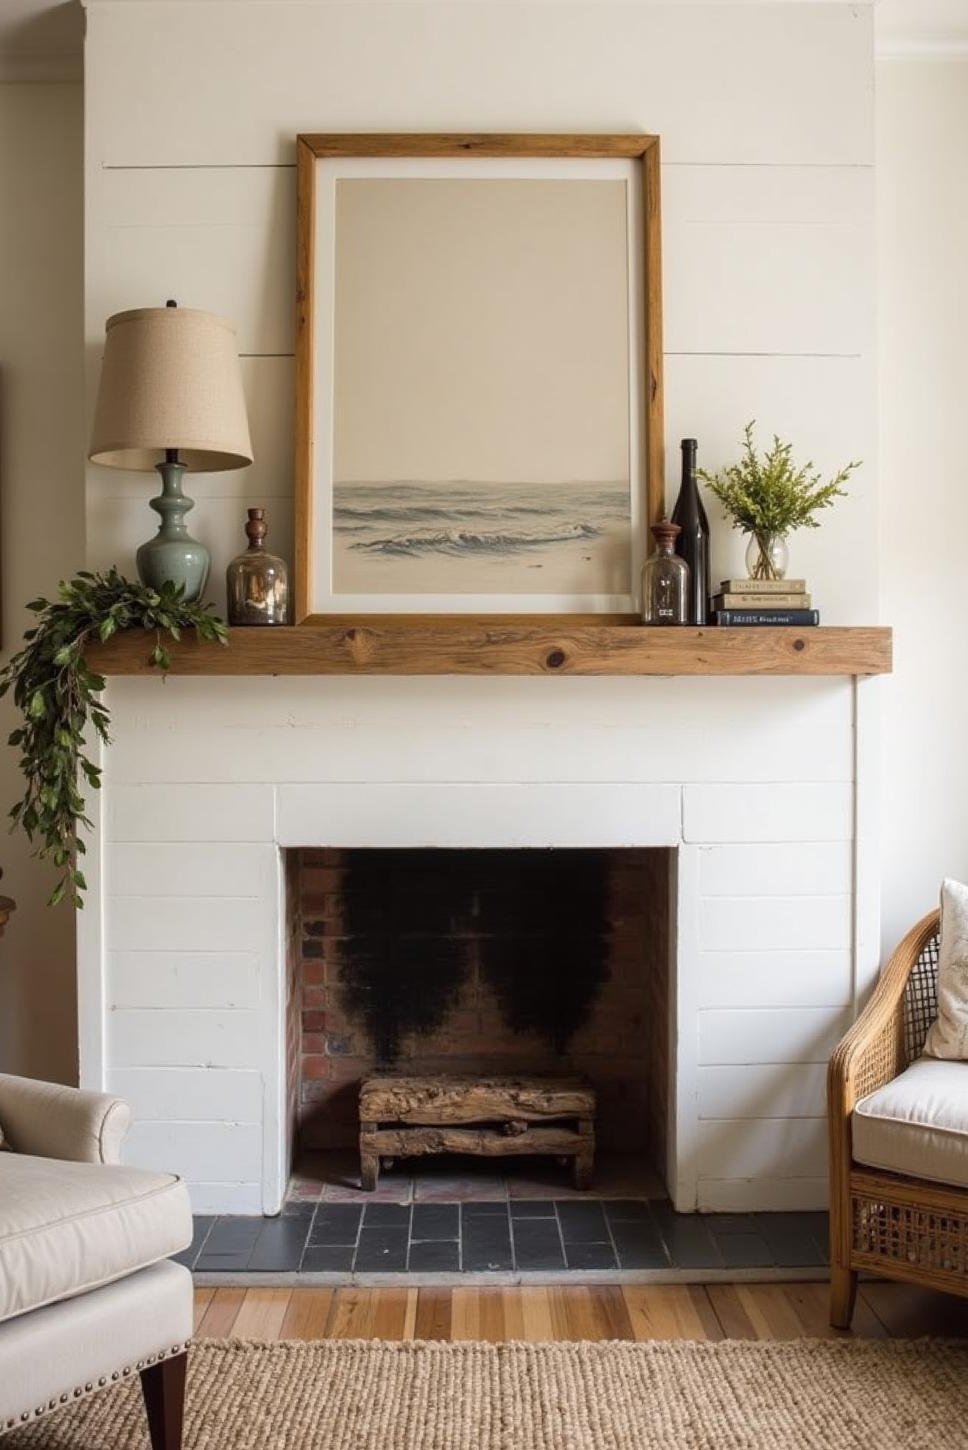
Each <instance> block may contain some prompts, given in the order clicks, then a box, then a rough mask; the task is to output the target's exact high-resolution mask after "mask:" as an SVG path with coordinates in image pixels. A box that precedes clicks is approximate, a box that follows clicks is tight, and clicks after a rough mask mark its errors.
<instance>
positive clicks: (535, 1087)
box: [360, 1075, 595, 1124]
mask: <svg viewBox="0 0 968 1450" xmlns="http://www.w3.org/2000/svg"><path fill="white" fill-rule="evenodd" d="M594 1112H595V1090H594V1088H593V1087H592V1086H591V1084H590V1083H589V1082H587V1081H586V1080H585V1079H584V1078H580V1077H575V1078H542V1077H475V1078H462V1077H458V1076H453V1077H452V1076H445V1075H441V1076H429V1077H390V1076H382V1077H369V1078H365V1079H364V1081H363V1082H362V1084H361V1086H360V1116H361V1118H366V1119H367V1120H368V1121H370V1122H391V1123H414V1124H438V1123H483V1122H493V1121H497V1122H508V1121H524V1122H531V1121H540V1120H541V1119H547V1118H569V1117H575V1118H588V1117H592V1116H593V1115H594Z"/></svg>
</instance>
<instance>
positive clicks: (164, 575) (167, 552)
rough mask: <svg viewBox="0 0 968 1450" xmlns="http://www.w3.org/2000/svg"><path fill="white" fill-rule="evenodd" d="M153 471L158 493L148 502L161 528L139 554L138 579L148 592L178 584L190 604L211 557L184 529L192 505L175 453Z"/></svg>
mask: <svg viewBox="0 0 968 1450" xmlns="http://www.w3.org/2000/svg"><path fill="white" fill-rule="evenodd" d="M156 467H157V469H158V472H159V473H160V474H161V493H160V494H159V495H158V497H157V498H153V499H152V500H151V507H152V508H153V509H154V510H155V513H157V514H160V515H161V524H160V525H159V527H158V532H157V534H156V535H155V537H154V538H153V539H150V540H149V541H148V542H147V543H146V544H142V545H141V548H140V549H139V550H138V553H137V556H136V557H137V563H138V577H139V578H140V580H141V582H142V584H145V585H147V587H148V588H149V589H161V587H162V585H164V584H176V585H178V584H180V585H181V586H182V587H183V589H184V595H183V598H184V599H185V600H186V601H188V602H191V601H192V600H195V599H198V598H199V597H200V596H201V594H202V591H203V590H204V588H205V584H206V581H207V580H208V571H209V565H210V564H211V557H210V555H209V552H208V550H207V549H206V547H205V545H204V544H200V543H199V542H198V540H197V539H193V538H192V536H191V534H190V533H189V532H188V529H187V528H186V527H185V515H186V514H187V513H188V511H189V509H193V508H194V507H195V501H194V499H190V498H189V497H188V496H187V494H184V493H182V486H181V484H182V475H183V474H184V472H185V465H184V464H183V463H179V462H178V454H177V452H176V451H175V450H174V449H170V450H169V454H168V457H167V458H166V460H165V462H164V463H159V464H157V465H156Z"/></svg>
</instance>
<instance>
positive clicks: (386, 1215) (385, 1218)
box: [363, 1203, 410, 1230]
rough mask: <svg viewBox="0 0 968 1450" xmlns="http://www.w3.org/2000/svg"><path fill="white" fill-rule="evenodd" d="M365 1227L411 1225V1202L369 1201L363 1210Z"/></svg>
mask: <svg viewBox="0 0 968 1450" xmlns="http://www.w3.org/2000/svg"><path fill="white" fill-rule="evenodd" d="M363 1227H364V1228H365V1229H368V1228H400V1229H404V1230H406V1229H408V1228H409V1227H410V1205H409V1203H368V1204H367V1205H366V1207H365V1208H364V1210H363Z"/></svg>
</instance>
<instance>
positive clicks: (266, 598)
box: [225, 508, 289, 624]
mask: <svg viewBox="0 0 968 1450" xmlns="http://www.w3.org/2000/svg"><path fill="white" fill-rule="evenodd" d="M248 515H249V517H248V521H247V523H246V525H245V532H246V536H247V538H248V540H249V547H248V548H247V549H246V551H245V553H244V554H239V555H238V557H237V558H235V559H233V560H232V562H231V564H230V565H229V566H228V568H227V569H226V571H225V590H226V594H227V596H228V615H229V624H286V623H288V617H289V570H288V568H287V566H286V561H285V560H284V559H280V558H279V557H278V556H277V555H275V554H270V553H269V551H268V549H266V547H265V537H266V534H267V533H268V529H269V526H268V524H267V523H266V511H265V509H261V508H257V509H249V510H248Z"/></svg>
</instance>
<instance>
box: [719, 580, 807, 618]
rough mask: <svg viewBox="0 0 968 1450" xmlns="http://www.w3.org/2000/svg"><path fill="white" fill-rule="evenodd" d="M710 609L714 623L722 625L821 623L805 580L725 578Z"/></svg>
mask: <svg viewBox="0 0 968 1450" xmlns="http://www.w3.org/2000/svg"><path fill="white" fill-rule="evenodd" d="M711 608H712V622H713V623H714V624H719V625H728V624H733V625H743V626H744V627H745V626H748V625H756V624H764V625H780V624H792V625H796V626H798V627H802V626H803V625H810V624H819V623H820V614H819V611H818V610H816V609H811V607H810V595H809V594H808V593H807V581H806V580H805V579H724V580H723V582H722V584H720V586H719V593H718V594H714V595H713V597H712V601H711Z"/></svg>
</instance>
